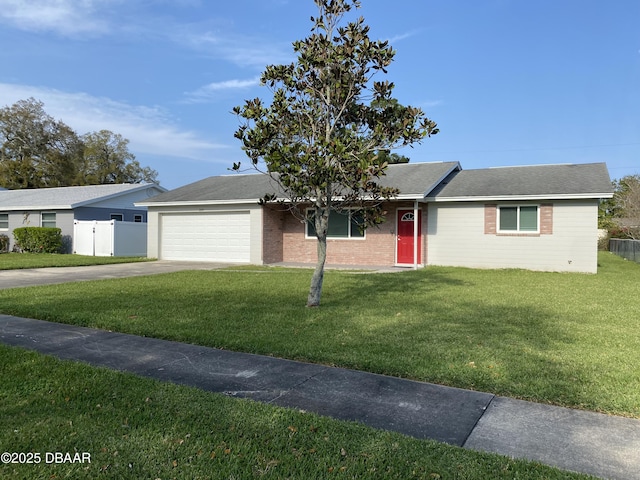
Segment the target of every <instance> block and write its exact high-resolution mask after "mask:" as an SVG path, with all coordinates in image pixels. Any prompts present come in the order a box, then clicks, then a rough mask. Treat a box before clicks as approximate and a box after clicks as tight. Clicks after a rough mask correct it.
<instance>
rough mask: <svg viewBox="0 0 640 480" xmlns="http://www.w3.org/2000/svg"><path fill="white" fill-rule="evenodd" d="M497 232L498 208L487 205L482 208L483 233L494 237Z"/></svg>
mask: <svg viewBox="0 0 640 480" xmlns="http://www.w3.org/2000/svg"><path fill="white" fill-rule="evenodd" d="M497 231H498V206H497V205H492V204H487V205H485V206H484V233H485V235H495V234H496V232H497Z"/></svg>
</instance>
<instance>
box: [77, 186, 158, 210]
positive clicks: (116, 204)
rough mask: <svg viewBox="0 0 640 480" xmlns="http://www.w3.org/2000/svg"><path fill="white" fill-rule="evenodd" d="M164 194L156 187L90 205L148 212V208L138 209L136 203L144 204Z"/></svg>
mask: <svg viewBox="0 0 640 480" xmlns="http://www.w3.org/2000/svg"><path fill="white" fill-rule="evenodd" d="M160 193H162V190H160V189H159V188H156V187H149V188H146V189H141V190H138V191H135V192H130V193H126V194H123V195H118V196H116V197H113V198H107V199H106V200H102V201H100V202H95V203H92V204H91V205H89V207H91V208H113V209H120V210H123V209H127V210H142V211H144V210H146V209H147V207H136V206H135V205H134V203H135V202H144V201H146V200H148V199H149V198H150V197H154V196H156V195H158V194H160Z"/></svg>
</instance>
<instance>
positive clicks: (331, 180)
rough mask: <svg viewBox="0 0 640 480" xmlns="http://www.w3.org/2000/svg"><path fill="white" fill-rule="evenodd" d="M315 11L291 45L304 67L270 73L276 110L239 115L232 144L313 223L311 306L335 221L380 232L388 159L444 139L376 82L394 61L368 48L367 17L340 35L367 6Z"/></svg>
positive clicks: (249, 106) (335, 4)
mask: <svg viewBox="0 0 640 480" xmlns="http://www.w3.org/2000/svg"><path fill="white" fill-rule="evenodd" d="M314 2H315V4H316V6H317V7H318V16H317V17H311V22H312V28H311V34H310V35H309V36H308V37H307V38H305V39H303V40H299V41H296V42H294V43H293V50H294V52H295V53H296V54H297V60H296V61H295V62H294V63H291V64H289V65H270V66H267V67H266V69H265V71H264V73H263V74H262V76H261V83H262V84H263V85H266V86H267V87H268V88H269V89H270V90H271V91H272V94H273V97H272V101H271V103H270V104H267V103H265V102H263V101H262V100H261V99H260V98H255V99H253V100H246V101H245V103H244V105H241V106H238V107H235V108H234V113H235V114H236V115H237V116H238V117H239V119H240V127H239V129H238V130H237V131H236V133H235V136H236V138H238V139H239V140H240V141H241V142H242V148H243V150H244V151H245V153H246V155H247V156H248V157H249V159H250V160H251V165H252V166H253V167H254V168H256V169H257V170H259V171H261V172H263V173H265V174H267V175H270V176H271V177H272V178H273V179H274V181H276V182H277V183H278V184H279V185H280V187H282V190H283V191H284V192H286V197H287V198H286V199H285V200H286V201H285V204H286V205H287V206H288V207H289V208H290V209H291V211H292V213H293V214H294V215H297V216H298V217H299V218H301V219H303V220H305V221H311V222H313V227H314V229H313V230H314V231H315V233H316V237H317V239H318V248H317V251H318V263H317V265H316V269H315V271H314V274H313V277H312V280H311V286H310V289H309V296H308V299H307V305H308V306H317V305H319V304H320V295H321V291H322V282H323V278H324V264H325V261H326V249H327V229H328V225H329V217H330V214H331V212H332V211H334V212H335V211H338V212H339V211H342V210H345V209H347V208H349V209H353V208H356V209H358V210H359V211H360V214H359V215H358V218H359V221H360V223H361V227H362V228H366V227H368V226H372V225H376V224H379V223H381V222H382V221H383V213H384V212H383V207H382V203H383V201H385V200H388V199H390V198H393V197H394V196H395V195H397V193H398V192H397V190H395V189H393V188H388V187H384V186H382V185H381V184H380V182H379V180H380V178H381V177H382V176H384V174H385V169H386V167H387V164H388V158H387V157H388V152H389V151H390V150H392V149H395V148H399V147H403V146H406V145H411V144H413V143H415V142H419V141H420V140H422V139H423V138H425V137H427V136H430V135H434V134H436V133H437V132H438V129H437V126H436V124H435V122H433V121H432V120H430V119H428V118H427V117H426V116H425V114H424V112H422V110H420V109H419V108H416V107H412V106H404V105H401V104H400V103H399V102H398V101H397V100H396V99H395V98H393V97H392V93H393V89H394V84H393V83H392V82H389V81H374V80H373V77H374V76H375V75H377V74H386V73H387V68H388V67H389V65H390V64H391V63H392V61H393V58H394V55H395V51H394V50H393V49H392V47H391V46H390V45H389V43H388V42H387V41H379V40H377V41H374V40H371V39H370V38H369V27H368V26H367V25H365V23H364V19H363V18H362V17H360V18H358V19H356V20H354V21H351V22H349V23H347V24H346V25H345V26H341V23H342V21H343V17H344V16H345V14H347V13H348V12H350V11H351V10H352V9H357V8H359V7H360V1H359V0H314ZM240 168H241V165H240V164H239V163H237V164H234V169H236V170H239V169H240ZM264 200H265V201H273V200H274V198H273V197H268V198H265V199H264ZM307 207H310V208H311V211H312V212H313V214H312V215H311V219H310V220H309V219H308V218H307V216H306V209H307Z"/></svg>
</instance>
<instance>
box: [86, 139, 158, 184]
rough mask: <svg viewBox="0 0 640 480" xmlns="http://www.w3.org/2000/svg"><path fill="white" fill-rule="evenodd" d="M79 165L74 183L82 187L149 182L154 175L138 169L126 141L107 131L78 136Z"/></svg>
mask: <svg viewBox="0 0 640 480" xmlns="http://www.w3.org/2000/svg"><path fill="white" fill-rule="evenodd" d="M82 142H83V144H84V155H83V162H82V163H83V165H82V168H81V169H80V174H79V177H78V180H77V182H78V183H80V184H83V185H95V184H103V183H141V182H148V183H153V182H155V181H156V178H157V176H158V172H156V171H155V170H152V169H151V168H149V167H144V168H143V167H141V166H140V163H139V162H138V161H137V160H136V157H135V155H134V154H133V153H131V152H130V151H129V148H128V144H129V140H127V139H126V138H123V137H122V135H120V134H118V133H113V132H111V131H109V130H100V131H99V132H91V133H87V134H85V135H83V136H82Z"/></svg>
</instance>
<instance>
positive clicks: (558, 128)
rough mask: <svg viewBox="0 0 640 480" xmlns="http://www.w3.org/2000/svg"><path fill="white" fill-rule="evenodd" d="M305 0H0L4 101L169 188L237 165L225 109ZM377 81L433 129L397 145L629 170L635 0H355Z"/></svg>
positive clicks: (639, 142) (279, 58) (259, 92)
mask: <svg viewBox="0 0 640 480" xmlns="http://www.w3.org/2000/svg"><path fill="white" fill-rule="evenodd" d="M316 13H317V10H316V7H315V5H314V3H313V1H312V0H235V1H232V2H227V1H205V0H0V65H2V68H0V106H6V105H11V104H13V103H15V102H16V101H18V100H20V99H26V98H29V97H34V98H36V99H38V100H41V101H43V102H44V104H45V107H44V108H45V111H47V113H49V114H50V115H52V116H54V117H55V118H57V119H60V120H62V121H63V122H65V123H67V124H68V125H70V126H71V127H72V128H74V130H76V132H78V133H79V134H83V133H86V132H90V131H97V130H100V129H108V130H111V131H113V132H115V133H120V134H121V135H123V136H124V137H125V138H127V139H129V140H130V145H129V147H130V150H131V151H132V152H133V153H134V154H135V155H136V157H137V159H138V160H139V161H140V163H141V164H142V165H144V166H150V167H152V168H154V169H156V170H157V171H158V172H159V180H160V183H161V184H162V185H163V186H164V187H166V188H169V189H172V188H176V187H179V186H181V185H185V184H187V183H191V182H194V181H197V180H199V179H202V178H205V177H208V176H211V175H221V174H228V173H229V171H228V170H227V169H228V168H229V167H231V165H232V164H233V162H237V161H240V160H245V156H244V153H243V152H242V151H241V150H240V145H239V142H238V141H237V140H236V139H235V138H234V137H233V133H234V131H235V130H236V129H237V127H238V120H237V118H236V117H235V116H234V115H232V114H231V113H230V112H231V109H232V108H233V107H234V106H235V105H240V104H242V103H243V101H244V99H248V98H254V97H262V98H264V99H268V98H269V93H270V92H269V90H268V89H267V88H266V87H260V86H259V85H258V80H257V79H258V77H259V75H260V73H261V72H262V71H263V70H264V67H265V66H266V65H267V64H277V63H289V62H291V61H293V60H294V57H293V53H292V48H291V43H292V42H293V41H295V40H298V39H302V38H304V37H306V36H307V35H308V33H309V29H310V27H311V22H310V20H309V17H310V16H311V15H315V14H316ZM357 15H362V16H364V18H365V21H366V23H367V24H368V25H369V26H370V27H371V31H370V35H371V37H373V38H375V39H385V40H390V42H391V45H392V46H393V47H394V48H395V49H396V50H397V55H396V58H395V61H394V63H393V64H392V65H391V67H390V69H389V74H388V75H386V76H380V77H378V79H388V80H390V81H393V82H394V83H395V84H396V89H395V96H396V98H398V100H399V101H400V102H401V103H403V104H408V105H414V106H419V107H421V108H422V109H423V110H424V111H425V112H426V113H427V115H428V116H429V118H431V119H433V120H434V121H436V122H437V123H438V126H439V127H440V130H441V132H440V133H439V134H438V135H436V136H435V137H432V138H430V139H426V140H425V141H424V142H423V143H422V144H421V145H417V146H415V147H414V148H406V149H403V150H399V151H398V153H401V154H403V155H407V156H409V157H410V158H411V161H412V162H434V161H459V162H460V163H461V164H462V167H463V168H464V169H472V168H485V167H493V166H507V165H533V164H548V163H586V162H603V161H604V162H606V163H607V165H608V167H609V173H610V175H611V177H612V178H620V177H622V176H624V175H628V174H636V173H640V28H639V27H638V21H639V20H640V2H639V1H637V0H612V1H610V2H602V1H596V0H537V1H535V2H534V1H525V0H450V1H444V2H443V1H432V0H395V1H394V2H389V1H387V0H363V1H362V8H361V9H360V10H359V11H358V12H357Z"/></svg>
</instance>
